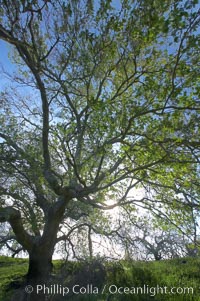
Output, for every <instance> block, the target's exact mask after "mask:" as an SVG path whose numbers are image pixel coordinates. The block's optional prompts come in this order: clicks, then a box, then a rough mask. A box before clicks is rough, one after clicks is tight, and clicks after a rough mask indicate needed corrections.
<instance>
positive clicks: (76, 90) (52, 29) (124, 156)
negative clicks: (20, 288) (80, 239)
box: [0, 0, 200, 278]
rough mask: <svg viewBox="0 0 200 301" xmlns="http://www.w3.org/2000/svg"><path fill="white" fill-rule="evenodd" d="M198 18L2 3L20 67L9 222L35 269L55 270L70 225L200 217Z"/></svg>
mask: <svg viewBox="0 0 200 301" xmlns="http://www.w3.org/2000/svg"><path fill="white" fill-rule="evenodd" d="M199 9H200V8H199V5H198V1H195V0H193V1H171V0H167V1H157V0H154V1H153V0H145V1H144V0H137V1H131V0H121V1H119V3H118V4H115V1H110V0H106V1H91V0H83V1H54V0H49V1H42V0H38V1H34V0H33V1H24V0H16V1H10V0H4V1H3V0H0V39H2V40H4V41H5V42H6V43H8V44H10V45H11V46H12V52H11V58H12V60H13V63H14V64H15V66H16V69H15V74H14V75H12V81H10V83H9V85H8V86H7V87H5V89H4V90H3V89H2V91H1V98H0V102H1V108H0V112H1V116H0V160H1V166H0V171H1V175H0V195H1V206H0V222H8V223H9V224H10V226H11V228H12V231H11V235H12V237H14V238H15V239H16V240H17V242H18V243H19V244H20V245H22V247H23V248H24V249H25V250H27V251H28V253H29V256H30V262H31V259H33V262H34V264H35V262H36V261H37V260H36V256H37V255H38V252H39V253H40V258H42V259H40V260H41V261H42V263H43V265H45V260H46V259H44V258H48V262H49V261H51V257H52V254H53V250H54V247H55V245H56V243H57V242H59V241H61V240H62V239H66V238H67V235H63V234H62V233H61V232H60V231H61V230H62V225H64V224H65V222H66V220H72V221H73V220H76V221H77V220H81V221H83V222H84V221H85V220H87V223H89V224H92V223H94V219H96V222H97V221H98V218H100V217H101V214H100V212H99V210H108V209H112V208H114V207H116V206H120V207H124V206H128V207H127V208H131V209H130V210H132V211H131V212H134V208H136V207H138V206H139V207H142V208H145V209H148V210H151V211H152V212H154V213H155V214H157V215H160V216H163V217H165V218H167V219H168V220H170V219H171V220H173V221H176V222H177V216H175V212H179V211H184V210H186V211H187V210H191V208H194V210H195V208H198V206H199V157H200V156H199V152H200V142H199V110H200V101H199V93H200V90H199V79H200V77H199V64H200V57H199V46H200V31H199V25H200V13H199ZM7 75H8V74H7ZM137 188H142V189H143V191H144V194H143V195H141V196H137V195H136V190H137ZM95 210H96V211H95ZM94 212H98V213H95V214H96V215H95V218H93V219H92V215H93V214H94ZM7 238H8V239H9V236H8V237H7ZM4 239H5V237H4ZM47 250H48V254H49V255H48V256H46V254H47V253H45V252H47ZM34 256H35V257H34ZM29 269H30V270H29V274H31V277H33V278H34V276H33V274H34V273H33V270H32V268H31V264H30V267H29ZM35 270H37V271H35ZM35 270H34V272H35V275H36V274H37V273H40V274H41V275H43V276H44V274H45V273H47V270H48V272H49V269H45V271H44V270H43V271H41V270H40V268H39V264H38V266H37V268H35ZM45 275H46V274H45Z"/></svg>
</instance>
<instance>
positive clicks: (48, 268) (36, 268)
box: [23, 244, 53, 301]
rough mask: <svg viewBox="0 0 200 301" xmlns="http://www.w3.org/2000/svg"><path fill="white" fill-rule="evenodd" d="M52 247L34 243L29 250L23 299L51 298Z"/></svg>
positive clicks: (43, 300)
mask: <svg viewBox="0 0 200 301" xmlns="http://www.w3.org/2000/svg"><path fill="white" fill-rule="evenodd" d="M52 256H53V248H52V247H49V244H47V245H42V244H41V245H35V246H34V247H33V249H32V251H31V252H29V269H28V273H27V282H26V287H25V296H24V299H23V301H46V300H51V297H52V293H51V290H48V288H51V285H52V283H51V273H52V268H53V264H52Z"/></svg>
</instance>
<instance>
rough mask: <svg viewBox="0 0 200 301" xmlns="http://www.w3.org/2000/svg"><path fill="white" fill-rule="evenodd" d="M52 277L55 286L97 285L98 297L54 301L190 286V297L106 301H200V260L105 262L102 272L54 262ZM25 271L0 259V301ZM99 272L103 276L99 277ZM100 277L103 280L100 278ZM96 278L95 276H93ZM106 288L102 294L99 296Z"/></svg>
mask: <svg viewBox="0 0 200 301" xmlns="http://www.w3.org/2000/svg"><path fill="white" fill-rule="evenodd" d="M54 266H55V268H54V274H55V277H56V278H55V279H56V280H55V281H56V283H61V284H62V285H63V286H70V285H71V287H72V286H73V285H74V284H77V283H80V286H86V284H87V283H88V284H89V283H91V282H93V283H94V286H99V294H98V295H93V294H90V295H84V294H83V295H81V294H80V295H75V296H71V297H70V298H66V299H62V298H61V297H58V296H57V298H55V301H60V300H70V301H86V300H87V301H106V298H107V297H108V295H109V294H108V291H109V287H111V286H112V285H115V286H116V287H118V288H119V287H122V288H129V289H131V288H132V289H131V290H133V287H144V285H145V286H146V289H147V287H148V289H150V288H151V287H156V288H157V287H168V290H169V289H170V288H171V287H177V288H179V287H182V288H184V287H185V288H186V287H191V288H193V294H192V293H190V294H188V293H187V292H186V293H185V294H183V293H182V294H175V295H174V294H162V293H160V294H159V293H158V294H155V296H153V291H152V290H151V292H152V294H150V293H148V294H147V293H146V294H139V295H137V294H130V293H129V294H113V295H112V296H111V298H110V299H109V300H110V301H131V300H133V301H152V300H154V301H200V258H186V259H175V260H163V261H157V262H155V261H151V262H142V261H131V262H130V261H129V262H127V261H120V262H117V263H112V262H107V263H105V264H104V268H103V272H102V271H100V270H99V266H98V265H94V264H93V263H90V262H87V263H85V264H84V263H78V262H69V263H67V264H63V262H62V261H59V260H56V261H55V262H54ZM27 269H28V260H27V259H14V258H9V257H5V256H3V257H0V301H10V298H11V295H12V290H11V289H10V286H9V284H10V283H13V281H14V282H15V283H16V282H19V283H20V281H21V282H22V281H23V276H24V275H25V274H26V272H27ZM102 273H103V274H102ZM102 275H104V277H103V276H102ZM96 276H97V277H96ZM104 285H106V289H105V293H104V294H101V292H102V288H103V287H104Z"/></svg>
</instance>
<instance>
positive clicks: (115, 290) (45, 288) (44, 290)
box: [25, 284, 194, 297]
mask: <svg viewBox="0 0 200 301" xmlns="http://www.w3.org/2000/svg"><path fill="white" fill-rule="evenodd" d="M25 291H26V293H28V294H31V293H32V292H33V291H35V292H36V294H44V295H62V296H66V295H68V294H75V295H86V294H87V295H98V294H111V295H149V296H151V297H153V296H155V295H159V294H160V295H193V294H194V289H193V287H167V286H160V285H156V286H153V287H152V286H149V285H143V286H139V287H136V286H130V287H125V286H117V285H115V284H111V285H104V286H103V288H98V287H96V286H94V285H92V284H88V285H86V286H81V285H79V284H75V285H74V286H72V287H68V286H63V285H61V284H52V285H45V284H43V285H41V284H40V285H36V287H35V288H33V287H32V286H31V285H28V286H26V287H25Z"/></svg>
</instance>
